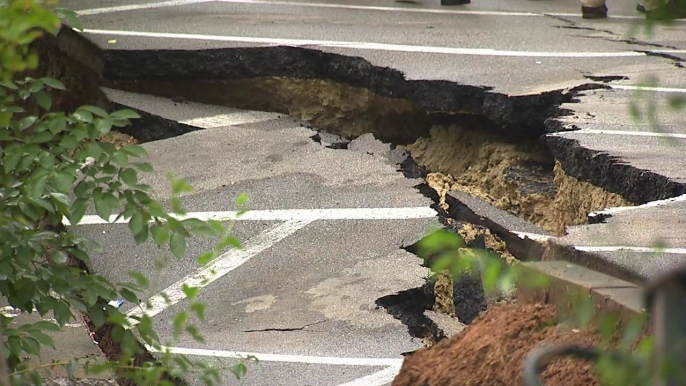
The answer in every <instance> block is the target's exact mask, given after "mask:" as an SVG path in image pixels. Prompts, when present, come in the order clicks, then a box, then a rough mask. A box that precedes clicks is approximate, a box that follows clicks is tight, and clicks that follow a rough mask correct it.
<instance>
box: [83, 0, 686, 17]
mask: <svg viewBox="0 0 686 386" xmlns="http://www.w3.org/2000/svg"><path fill="white" fill-rule="evenodd" d="M212 1H213V0H172V1H162V2H159V3H147V4H133V5H123V6H116V7H104V8H94V9H85V10H81V11H77V13H78V14H79V15H82V16H88V15H99V14H104V13H112V12H123V11H133V10H139V9H152V8H162V7H174V6H179V5H187V4H197V3H209V2H212ZM220 1H221V2H225V3H241V4H256V5H260V4H263V5H277V6H278V5H282V6H289V7H292V6H298V7H315V8H334V9H350V10H361V11H381V12H403V13H425V14H444V15H482V16H514V17H546V16H557V17H576V18H578V17H581V13H559V12H553V13H535V12H510V11H477V10H459V9H445V8H441V9H426V8H401V7H379V6H371V5H350V4H330V3H301V2H293V1H270V0H220ZM609 18H610V19H628V20H641V19H644V17H643V16H627V15H610V16H609ZM679 21H682V20H677V22H679Z"/></svg>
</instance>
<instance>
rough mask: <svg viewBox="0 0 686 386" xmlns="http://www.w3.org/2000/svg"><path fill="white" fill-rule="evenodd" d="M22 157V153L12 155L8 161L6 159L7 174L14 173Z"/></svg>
mask: <svg viewBox="0 0 686 386" xmlns="http://www.w3.org/2000/svg"><path fill="white" fill-rule="evenodd" d="M21 157H22V155H21V153H14V154H10V156H9V157H8V158H7V159H5V162H4V168H5V173H7V174H10V173H12V172H13V171H14V169H15V168H16V167H17V165H18V164H19V161H21Z"/></svg>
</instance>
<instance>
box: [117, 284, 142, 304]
mask: <svg viewBox="0 0 686 386" xmlns="http://www.w3.org/2000/svg"><path fill="white" fill-rule="evenodd" d="M119 293H120V294H121V297H123V298H124V300H126V301H127V302H131V303H133V304H138V296H136V294H135V293H133V292H132V291H130V290H128V289H126V288H122V289H121V290H120V291H119Z"/></svg>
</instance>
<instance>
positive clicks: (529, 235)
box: [512, 231, 555, 242]
mask: <svg viewBox="0 0 686 386" xmlns="http://www.w3.org/2000/svg"><path fill="white" fill-rule="evenodd" d="M512 233H514V234H515V235H517V236H519V238H520V239H531V240H534V241H539V242H540V241H548V240H550V239H552V238H554V237H555V236H550V235H542V234H540V233H529V232H516V231H513V232H512Z"/></svg>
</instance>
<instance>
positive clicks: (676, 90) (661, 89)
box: [609, 52, 686, 94]
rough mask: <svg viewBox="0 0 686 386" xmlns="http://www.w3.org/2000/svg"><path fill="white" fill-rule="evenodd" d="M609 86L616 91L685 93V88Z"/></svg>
mask: <svg viewBox="0 0 686 386" xmlns="http://www.w3.org/2000/svg"><path fill="white" fill-rule="evenodd" d="M665 53H666V52H665ZM609 86H610V87H611V88H614V89H617V90H629V91H653V92H671V93H681V94H684V93H686V88H673V87H650V86H630V85H622V84H610V85H609Z"/></svg>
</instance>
